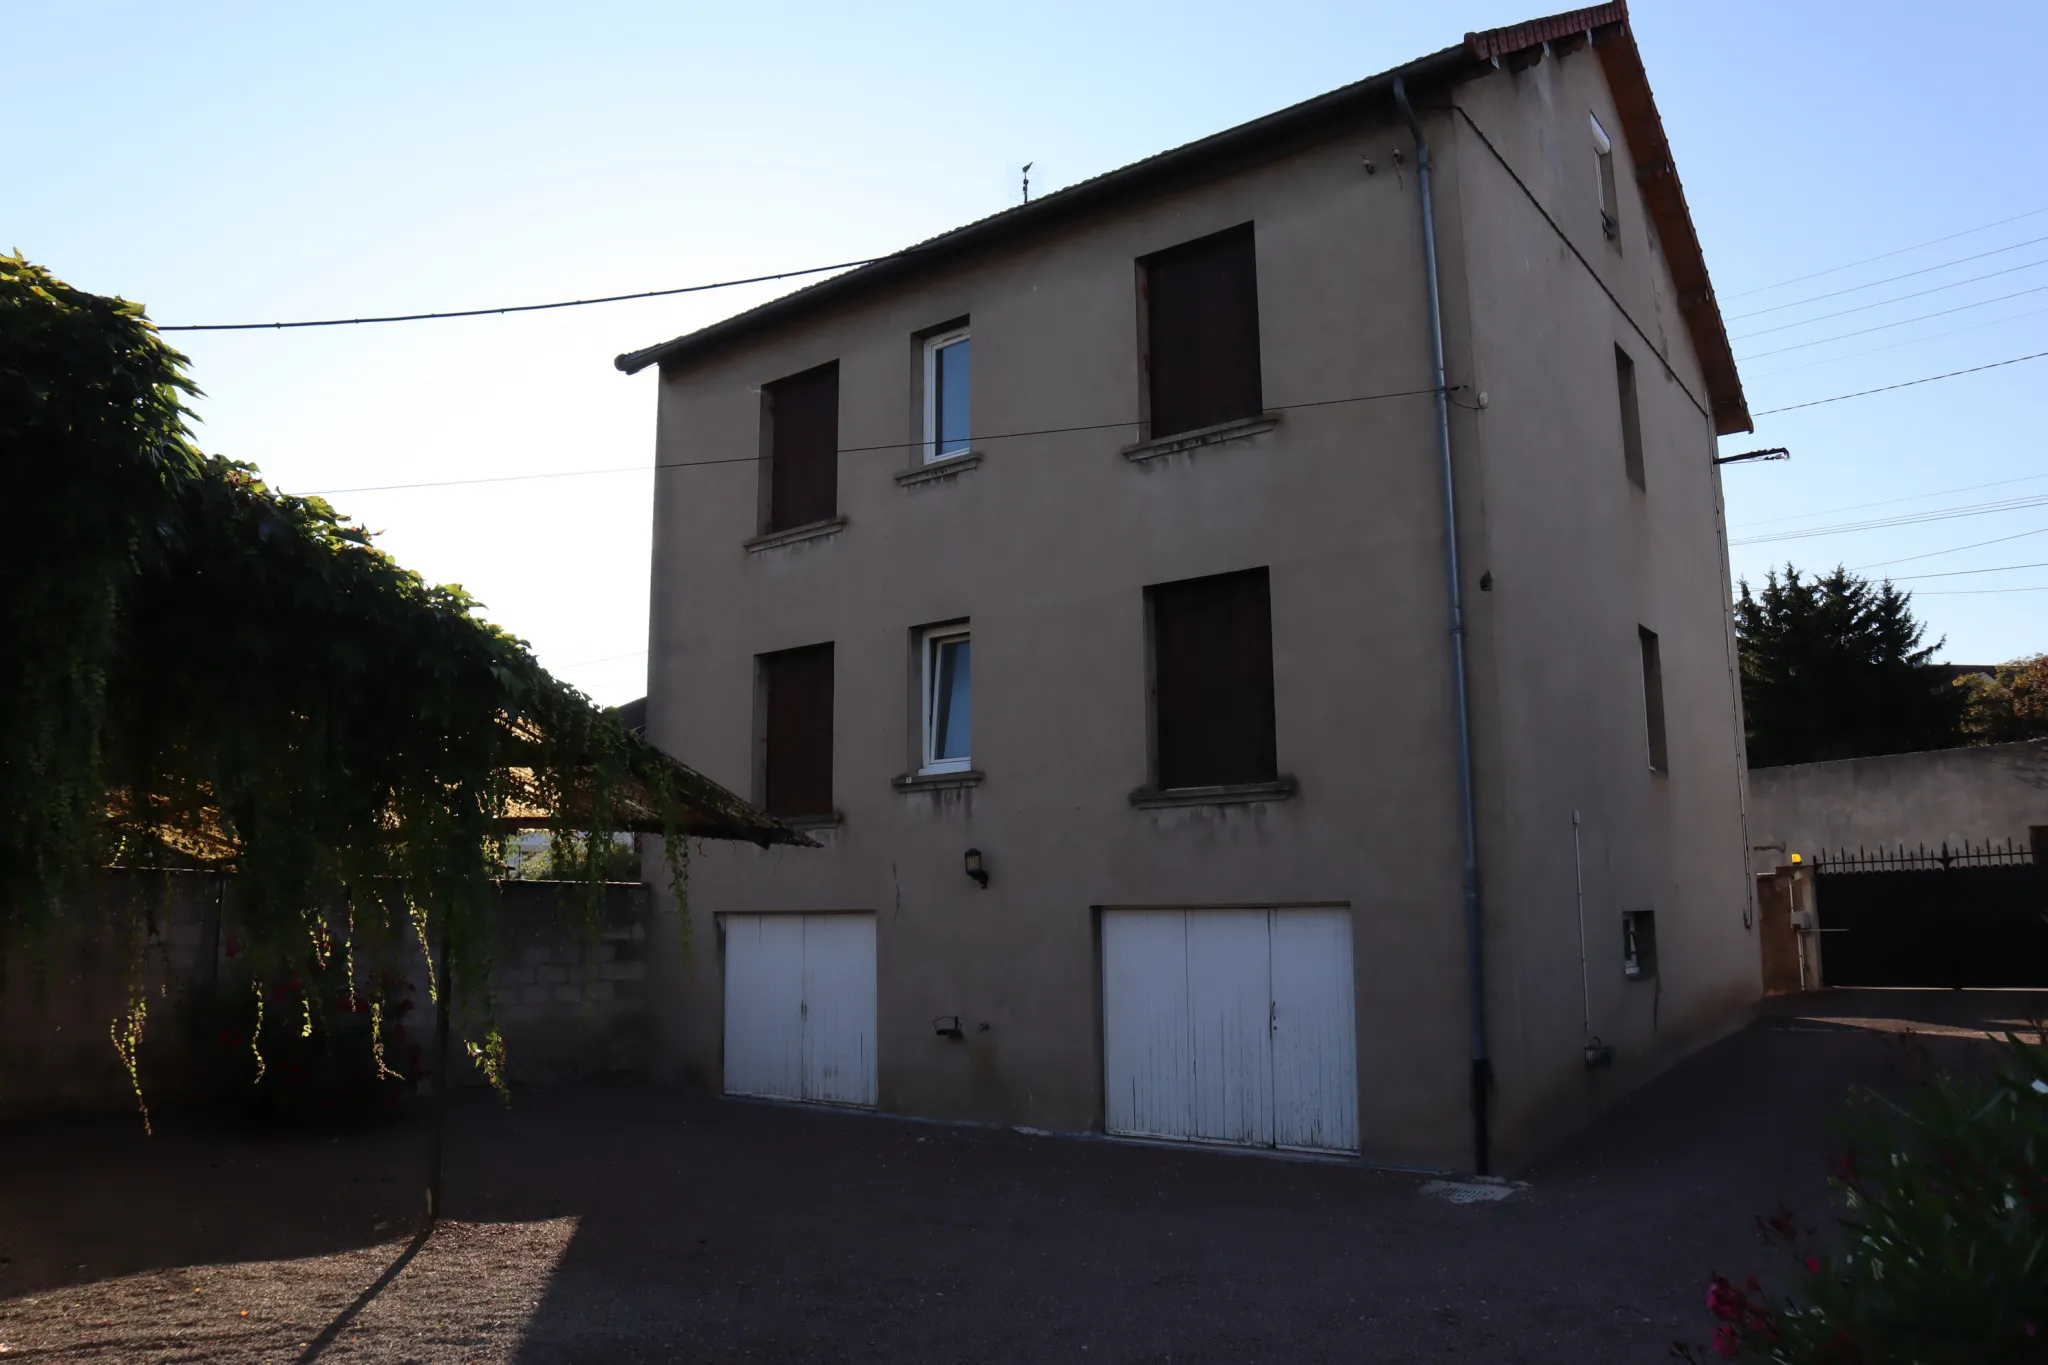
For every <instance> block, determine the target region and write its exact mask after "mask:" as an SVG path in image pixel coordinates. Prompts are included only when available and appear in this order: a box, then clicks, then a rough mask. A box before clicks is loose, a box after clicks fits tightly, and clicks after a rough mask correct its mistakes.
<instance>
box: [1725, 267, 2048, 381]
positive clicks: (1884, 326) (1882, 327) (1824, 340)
mask: <svg viewBox="0 0 2048 1365" xmlns="http://www.w3.org/2000/svg"><path fill="white" fill-rule="evenodd" d="M2044 292H2048V284H2037V285H2035V286H2034V287H2033V288H2032V289H2015V290H2013V291H2012V292H2011V293H2010V294H1998V295H1995V296H1994V297H1992V298H1988V299H1979V300H1977V301H1976V302H1975V303H1959V304H1957V305H1956V306H1955V307H1953V308H1941V309H1937V310H1935V311H1934V312H1932V313H1921V314H1919V315H1917V316H1915V317H1910V318H1900V319H1898V320H1897V321H1895V322H1880V323H1875V324H1873V325H1871V326H1869V327H1859V328H1857V329H1856V330H1855V331H1853V332H1837V333H1836V334H1835V335H1833V336H1831V337H1819V338H1817V339H1815V340H1813V341H1800V342H1794V343H1793V344H1792V345H1790V346H1780V347H1779V348H1778V349H1777V350H1775V351H1755V352H1752V353H1751V354H1749V355H1746V356H1739V357H1737V359H1738V360H1739V361H1742V362H1748V361H1751V360H1762V359H1763V358H1764V357H1765V356H1772V355H1784V354H1785V353H1786V352H1788V351H1805V350H1810V349H1812V348H1813V347H1815V346H1825V345H1827V344H1828V343H1829V342H1831V341H1847V340H1848V339H1849V338H1850V337H1860V336H1869V335H1870V334H1871V333H1872V332H1888V331H1890V330H1891V329H1892V328H1894V327H1907V326H1910V325H1912V324H1913V323H1916V322H1926V321H1928V320H1930V319H1932V318H1945V317H1947V316H1949V314H1951V313H1967V312H1969V311H1970V310H1971V309H1973V308H1989V307H1990V306H1991V305H1992V304H1994V303H2004V302H2005V301H2006V300H2007V299H2017V298H2024V297H2025V296H2026V295H2028V294H2040V293H2044Z"/></svg>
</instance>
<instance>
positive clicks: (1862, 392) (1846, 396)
mask: <svg viewBox="0 0 2048 1365" xmlns="http://www.w3.org/2000/svg"><path fill="white" fill-rule="evenodd" d="M2042 356H2048V351H2035V352H2034V353H2033V354H2032V355H2016V356H2013V357H2011V358H2009V359H2006V360H1994V361H1991V362H1990V363H1989V364H1985V365H1972V366H1970V367H1969V368H1968V369H1965V370H1950V371H1949V372H1948V373H1947V374H1930V375H1927V376H1926V377H1925V378H1921V379H1906V380H1901V381H1900V382H1899V383H1896V384H1885V385H1882V386H1880V387H1878V388H1875V389H1858V390H1857V391H1856V392H1855V393H1838V394H1836V395H1835V396H1834V397H1833V398H1816V399H1814V400H1812V401H1811V402H1807V403H1788V404H1786V405H1785V406H1784V407H1782V408H1765V409H1764V410H1763V411H1762V412H1759V413H1753V414H1751V415H1752V416H1756V417H1770V416H1774V415H1775V414H1777V413H1781V412H1797V411H1799V410H1800V409H1801V408H1817V407H1821V406H1823V405H1824V404H1827V403H1846V402H1847V401H1848V400H1850V399H1851V398H1868V397H1869V396H1870V395H1871V394H1873V393H1890V392H1891V391H1892V390H1893V389H1910V388H1913V387H1914V386H1915V385H1919V384H1932V383H1934V382H1935V381H1936V380H1940V379H1954V378H1955V377H1956V376H1957V375H1960V374H1976V373H1978V372H1979V371H1980V370H1996V369H2000V368H2002V367H2004V366H2007V365H2017V364H2019V363H2020V362H2021V361H2025V360H2039V359H2040V358H2041V357H2042Z"/></svg>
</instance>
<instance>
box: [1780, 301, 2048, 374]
mask: <svg viewBox="0 0 2048 1365" xmlns="http://www.w3.org/2000/svg"><path fill="white" fill-rule="evenodd" d="M2044 313H2048V308H2030V309H2028V310H2027V311H2026V312H2024V313H2013V314H2010V315H2008V316H2006V317H2002V318H1990V319H1987V320H1986V321H1984V322H1973V323H1970V324H1969V325H1968V326H1964V327H1951V328H1949V329H1948V330H1947V331H1946V332H1929V333H1928V334H1927V335H1926V336H1918V337H1907V338H1906V339H1905V340H1904V341H1888V342H1886V343H1885V344H1884V345H1882V346H1870V347H1867V348H1865V349H1863V350H1861V351H1844V352H1843V353H1842V354H1840V355H1831V356H1826V357H1823V358H1822V359H1820V360H1803V361H1801V362H1800V363H1799V364H1797V365H1781V366H1779V367H1778V368H1777V369H1775V370H1765V371H1764V372H1763V373H1762V374H1753V375H1749V376H1747V382H1755V381H1758V380H1764V379H1775V378H1777V377H1778V376H1779V375H1781V374H1791V373H1792V372H1793V371H1795V370H1810V369H1812V368H1813V367H1814V366H1816V365H1836V364H1840V363H1841V362H1842V361H1844V360H1856V359H1858V358H1860V357H1862V356H1866V355H1877V354H1878V353H1880V352H1882V351H1896V350H1898V349H1899V348H1900V347H1901V346H1918V345H1920V344H1921V343H1923V342H1928V341H1941V340H1944V339H1946V338H1948V337H1959V336H1961V335H1962V334H1963V333H1965V332H1979V331H1982V330H1983V329H1984V328H1986V327H2002V326H2004V325H2005V324H2006V323H2008V322H2024V321H2025V320H2026V319H2028V318H2037V317H2040V316H2041V315H2042V314H2044ZM1850 335H1851V336H1859V335H1861V333H1855V332H1852V333H1850ZM1842 339H1843V338H1841V337H1835V338H1834V340H1836V341H1840V340H1842Z"/></svg>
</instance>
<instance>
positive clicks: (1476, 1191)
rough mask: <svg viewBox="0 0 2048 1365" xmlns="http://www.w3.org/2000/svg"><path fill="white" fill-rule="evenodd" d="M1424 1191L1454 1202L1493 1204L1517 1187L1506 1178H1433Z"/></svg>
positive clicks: (1437, 1197) (1433, 1196)
mask: <svg viewBox="0 0 2048 1365" xmlns="http://www.w3.org/2000/svg"><path fill="white" fill-rule="evenodd" d="M1422 1192H1423V1193H1424V1194H1426V1195H1429V1196H1430V1197H1432V1198H1435V1199H1442V1200H1445V1201H1447V1202H1449V1203H1452V1204H1491V1203H1494V1202H1495V1201H1497V1200H1501V1199H1505V1198H1507V1197H1508V1196H1509V1195H1511V1194H1513V1193H1514V1192H1515V1187H1514V1186H1513V1185H1510V1184H1509V1183H1508V1182H1507V1181H1505V1180H1502V1181H1498V1182H1496V1181H1492V1180H1432V1181H1430V1182H1428V1183H1427V1184H1425V1185H1424V1186H1423V1187H1422Z"/></svg>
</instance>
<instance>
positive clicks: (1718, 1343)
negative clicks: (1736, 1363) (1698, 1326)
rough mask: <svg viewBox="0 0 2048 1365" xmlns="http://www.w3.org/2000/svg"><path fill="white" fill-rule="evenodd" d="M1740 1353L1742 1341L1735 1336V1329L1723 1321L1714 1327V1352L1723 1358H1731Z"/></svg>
mask: <svg viewBox="0 0 2048 1365" xmlns="http://www.w3.org/2000/svg"><path fill="white" fill-rule="evenodd" d="M1741 1353H1742V1343H1741V1342H1740V1341H1739V1340H1738V1339H1737V1338H1736V1335H1735V1329H1734V1328H1733V1327H1730V1326H1727V1325H1726V1324H1725V1323H1724V1324H1723V1325H1721V1326H1719V1327H1716V1328H1715V1329H1714V1354H1715V1355H1717V1356H1719V1357H1721V1358H1722V1359H1723V1360H1733V1359H1735V1357H1736V1356H1738V1355H1740V1354H1741Z"/></svg>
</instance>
